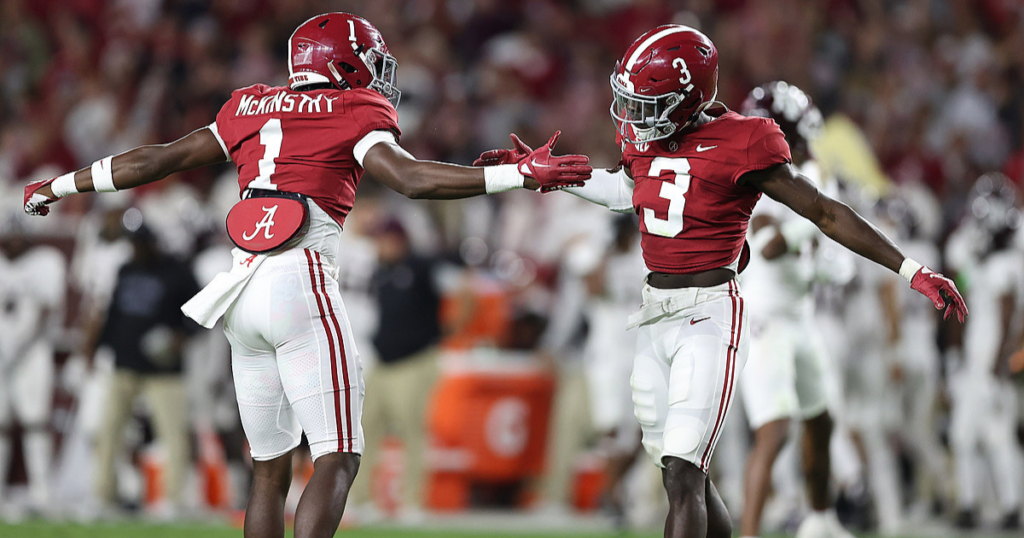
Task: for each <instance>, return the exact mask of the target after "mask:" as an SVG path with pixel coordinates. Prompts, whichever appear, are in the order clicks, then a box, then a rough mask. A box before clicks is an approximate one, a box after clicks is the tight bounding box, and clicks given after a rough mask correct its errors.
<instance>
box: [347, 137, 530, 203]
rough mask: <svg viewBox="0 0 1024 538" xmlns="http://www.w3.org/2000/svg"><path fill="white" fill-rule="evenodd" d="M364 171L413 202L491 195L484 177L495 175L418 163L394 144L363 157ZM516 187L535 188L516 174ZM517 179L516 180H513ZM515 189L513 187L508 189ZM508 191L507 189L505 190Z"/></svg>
mask: <svg viewBox="0 0 1024 538" xmlns="http://www.w3.org/2000/svg"><path fill="white" fill-rule="evenodd" d="M363 167H364V168H365V169H366V171H367V172H369V174H370V175H372V176H373V177H374V178H376V179H377V181H380V182H381V183H383V184H385V185H387V186H388V187H390V188H391V189H393V190H395V191H396V192H398V193H399V194H402V195H403V196H406V197H408V198H414V199H431V200H452V199H458V198H469V197H471V196H478V195H481V194H487V193H488V192H494V191H493V190H489V189H488V188H487V180H486V177H485V175H486V174H488V173H492V174H493V173H494V172H495V170H496V169H497V168H499V167H492V168H491V169H490V170H487V169H485V168H478V167H469V166H459V165H455V164H448V163H439V162H434V161H420V160H417V159H416V158H415V157H413V156H412V155H410V154H409V152H407V151H405V150H404V149H402V147H401V146H399V145H397V144H385V143H381V144H376V145H374V146H373V147H371V148H370V149H369V150H368V151H367V152H366V155H365V156H364V157H363ZM515 174H516V175H517V176H518V179H517V183H516V186H525V187H527V188H538V187H539V185H538V184H537V183H536V181H534V180H532V179H531V178H523V177H522V176H521V175H519V174H518V173H515ZM513 179H516V178H513ZM510 188H515V187H510ZM505 190H508V189H505Z"/></svg>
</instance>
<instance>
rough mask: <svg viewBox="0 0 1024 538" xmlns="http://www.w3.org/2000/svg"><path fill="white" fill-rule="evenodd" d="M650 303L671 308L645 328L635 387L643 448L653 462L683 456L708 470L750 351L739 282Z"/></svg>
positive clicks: (656, 297) (678, 292)
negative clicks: (669, 305) (739, 375)
mask: <svg viewBox="0 0 1024 538" xmlns="http://www.w3.org/2000/svg"><path fill="white" fill-rule="evenodd" d="M643 297H644V305H645V306H647V305H652V304H656V303H664V304H670V303H671V304H672V309H671V310H672V311H671V312H670V313H668V314H667V315H664V316H662V317H660V318H656V319H654V320H653V321H649V322H647V323H645V324H642V325H640V326H639V328H638V330H637V352H636V358H635V360H634V364H633V376H632V379H631V386H632V390H633V412H634V414H635V415H636V418H637V420H638V421H639V422H640V427H641V429H642V430H643V446H644V448H645V449H646V450H647V453H648V455H650V457H651V459H652V460H654V463H655V464H656V465H658V466H660V467H664V465H665V464H664V461H663V458H664V457H666V456H673V457H677V458H680V459H683V460H686V461H689V462H691V463H693V464H694V465H696V466H698V467H699V468H700V469H701V470H703V471H704V472H707V470H708V465H709V463H710V462H711V455H712V453H713V452H714V449H715V444H716V443H717V442H718V438H719V437H720V436H721V434H722V431H723V428H722V425H723V424H724V422H725V419H726V417H727V416H728V414H729V407H730V406H731V404H732V400H733V394H734V393H735V390H736V376H737V373H738V372H739V370H741V369H742V368H743V364H744V362H746V359H747V352H748V343H747V342H748V331H749V329H748V328H747V313H746V312H745V310H744V307H743V298H742V297H741V296H740V293H739V284H738V283H737V282H736V281H734V280H733V281H729V282H727V283H725V284H722V285H719V286H715V287H711V288H683V289H675V290H660V289H656V288H653V287H651V286H646V285H645V286H644V290H643Z"/></svg>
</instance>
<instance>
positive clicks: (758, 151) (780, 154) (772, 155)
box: [732, 119, 793, 183]
mask: <svg viewBox="0 0 1024 538" xmlns="http://www.w3.org/2000/svg"><path fill="white" fill-rule="evenodd" d="M746 151H747V159H746V162H744V163H743V164H741V165H740V166H737V167H736V169H735V171H734V172H733V175H732V182H733V183H736V182H738V181H739V179H740V178H741V177H743V174H746V173H747V172H754V171H757V170H764V169H765V168H768V167H770V166H774V165H776V164H782V163H791V162H793V157H792V155H790V153H789V144H787V143H786V136H785V135H783V134H782V130H781V129H779V126H778V124H777V123H775V120H770V119H763V120H762V121H761V123H760V124H759V125H758V126H757V127H755V128H754V130H752V131H751V132H750V139H749V140H748V141H747V148H746Z"/></svg>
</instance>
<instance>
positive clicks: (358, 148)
mask: <svg viewBox="0 0 1024 538" xmlns="http://www.w3.org/2000/svg"><path fill="white" fill-rule="evenodd" d="M381 142H383V143H385V144H394V145H396V146H397V145H398V140H397V139H395V133H393V132H391V131H370V132H369V133H367V134H366V136H364V137H363V138H362V139H360V140H359V142H356V145H355V147H354V148H352V154H353V155H354V156H355V158H356V162H357V163H359V166H363V159H365V158H366V152H367V151H370V148H372V147H373V146H376V145H377V144H380V143H381Z"/></svg>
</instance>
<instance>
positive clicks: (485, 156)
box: [473, 133, 533, 166]
mask: <svg viewBox="0 0 1024 538" xmlns="http://www.w3.org/2000/svg"><path fill="white" fill-rule="evenodd" d="M511 137H512V146H513V148H514V149H492V150H489V151H485V152H483V153H481V154H480V157H478V158H477V160H475V161H473V166H497V165H499V164H519V161H521V160H523V159H525V158H526V156H527V155H529V154H531V153H533V148H531V147H530V146H527V145H526V143H525V142H523V141H522V140H520V139H519V137H518V136H516V134H515V133H512V135H511Z"/></svg>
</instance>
